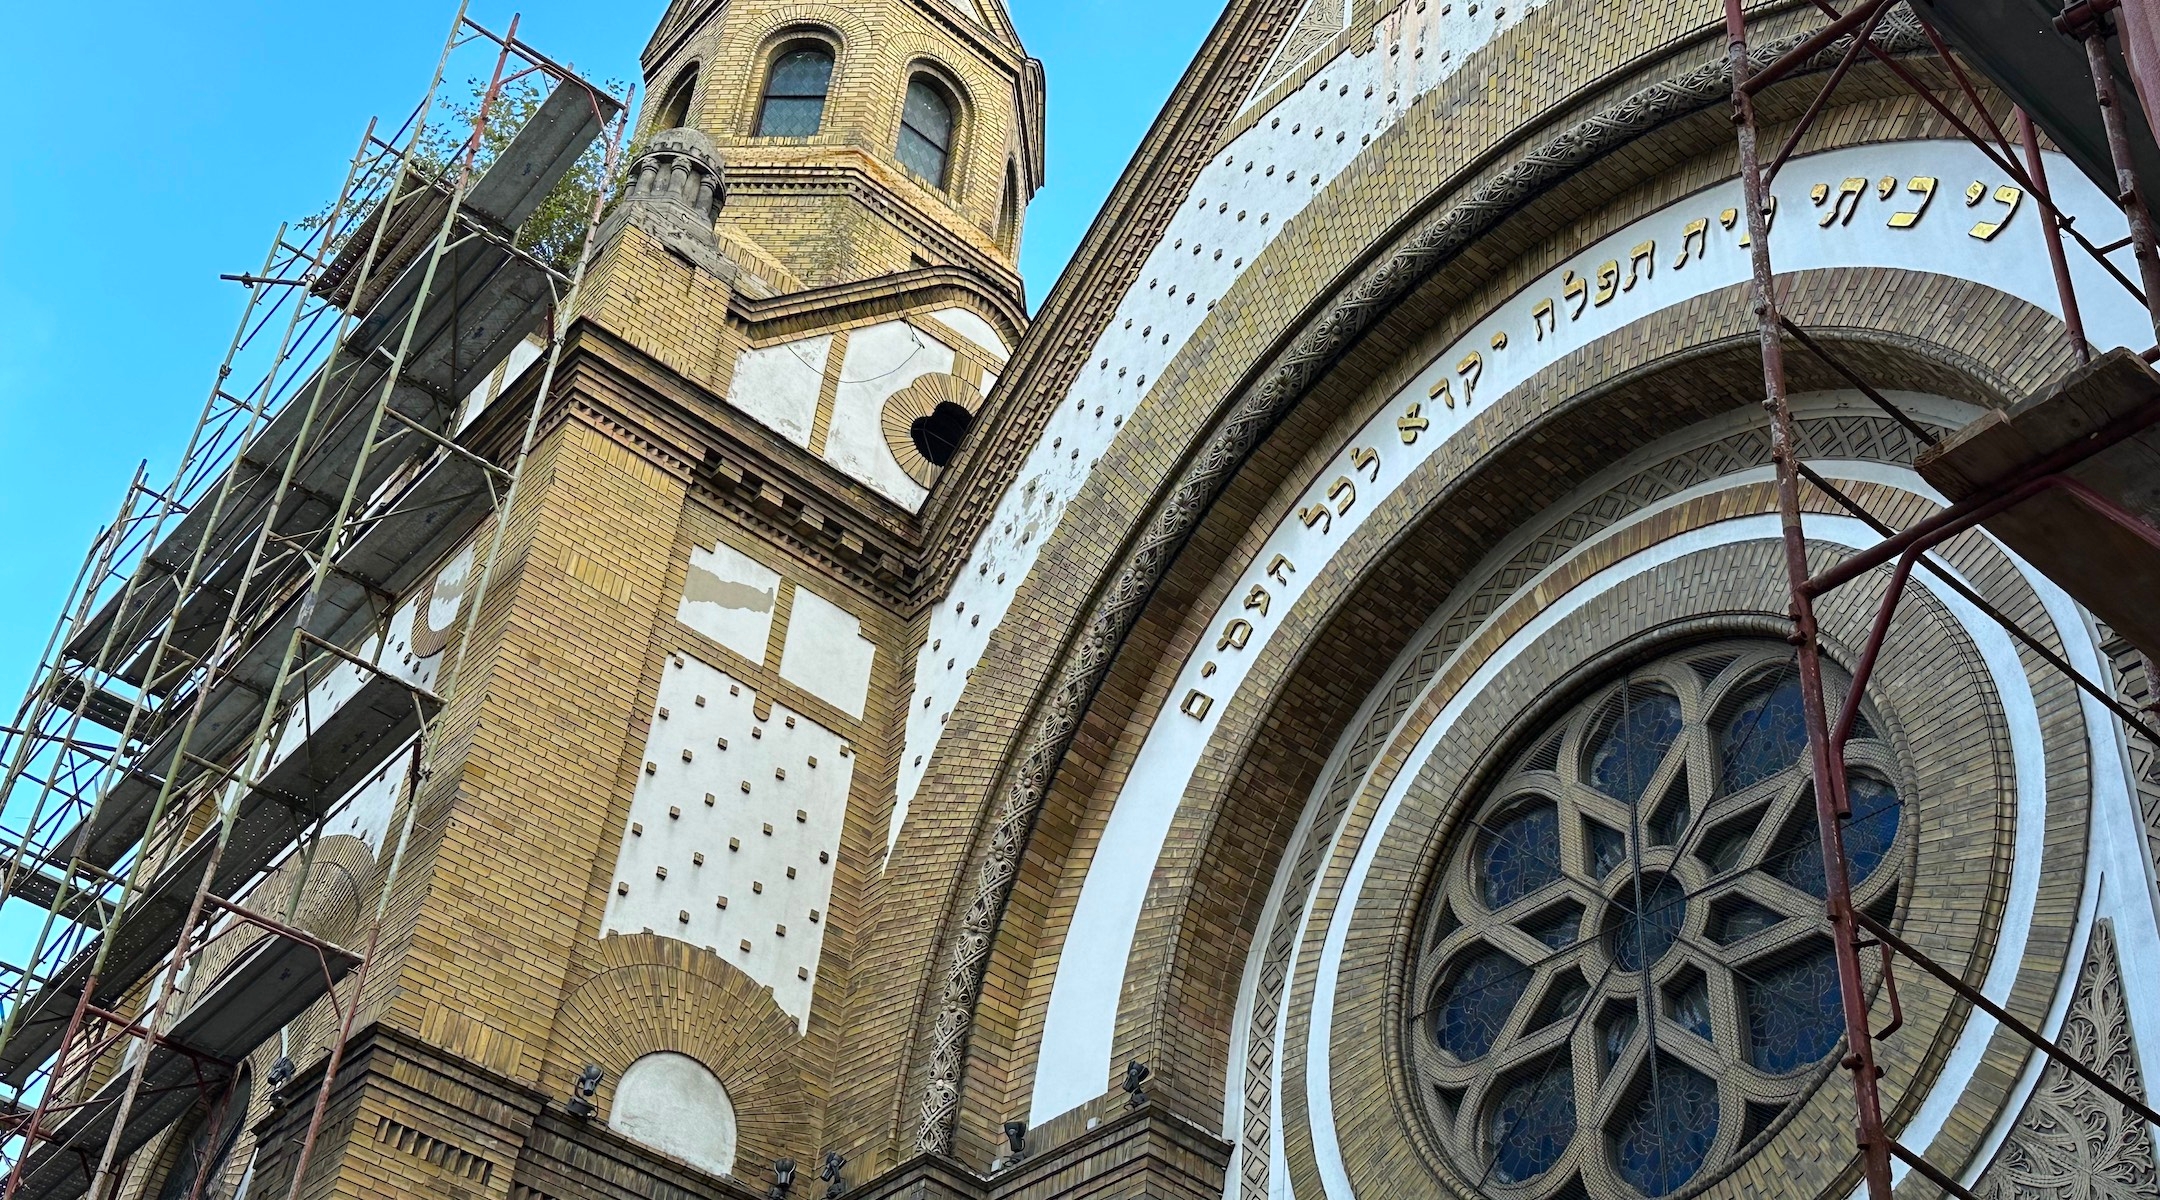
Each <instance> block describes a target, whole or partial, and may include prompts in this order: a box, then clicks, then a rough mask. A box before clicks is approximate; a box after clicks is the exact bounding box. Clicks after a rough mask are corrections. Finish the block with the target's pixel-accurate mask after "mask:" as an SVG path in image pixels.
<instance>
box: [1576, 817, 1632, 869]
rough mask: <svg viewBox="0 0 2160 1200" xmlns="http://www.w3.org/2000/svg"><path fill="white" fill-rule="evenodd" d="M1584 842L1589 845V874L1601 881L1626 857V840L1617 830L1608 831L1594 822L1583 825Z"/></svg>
mask: <svg viewBox="0 0 2160 1200" xmlns="http://www.w3.org/2000/svg"><path fill="white" fill-rule="evenodd" d="M1583 833H1584V835H1585V840H1587V841H1588V842H1589V843H1590V874H1591V876H1592V877H1593V878H1597V879H1603V878H1605V877H1606V876H1607V875H1610V874H1612V869H1613V868H1614V867H1617V866H1619V865H1620V860H1621V859H1623V858H1626V857H1627V838H1625V837H1623V836H1621V834H1620V831H1619V830H1617V829H1608V828H1606V827H1605V826H1603V825H1600V824H1598V823H1597V822H1596V821H1588V822H1585V823H1584V824H1583Z"/></svg>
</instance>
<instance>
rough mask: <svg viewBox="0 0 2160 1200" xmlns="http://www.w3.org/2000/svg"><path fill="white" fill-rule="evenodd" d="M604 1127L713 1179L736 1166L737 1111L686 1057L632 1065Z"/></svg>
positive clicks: (665, 1053)
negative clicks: (711, 1176) (667, 1155)
mask: <svg viewBox="0 0 2160 1200" xmlns="http://www.w3.org/2000/svg"><path fill="white" fill-rule="evenodd" d="M608 1127H609V1128H610V1129H613V1130H614V1131H615V1132H617V1133H620V1134H622V1135H623V1136H624V1137H627V1138H630V1139H632V1140H634V1141H639V1142H643V1143H645V1144H646V1145H648V1146H651V1147H652V1148H653V1149H655V1150H658V1151H660V1152H661V1153H662V1154H670V1155H673V1156H675V1157H676V1158H679V1159H682V1160H683V1161H684V1162H687V1163H689V1164H690V1165H691V1166H693V1167H697V1168H698V1169H700V1170H703V1171H710V1172H712V1173H713V1174H715V1175H726V1174H729V1173H730V1172H731V1171H732V1170H733V1168H734V1166H735V1106H734V1104H732V1103H731V1102H730V1101H729V1100H728V1094H727V1089H726V1088H724V1087H722V1086H720V1080H719V1079H718V1077H716V1076H715V1075H714V1074H713V1073H712V1072H711V1071H709V1070H706V1069H705V1064H704V1063H701V1062H699V1061H698V1060H696V1059H694V1058H692V1057H690V1056H689V1055H687V1054H677V1053H675V1052H674V1051H672V1050H662V1051H659V1052H657V1053H653V1054H648V1055H646V1056H645V1057H643V1058H641V1059H639V1060H637V1061H636V1062H634V1063H631V1064H630V1069H629V1070H627V1071H624V1072H623V1075H622V1082H621V1083H619V1084H617V1085H615V1103H614V1106H613V1108H612V1109H611V1110H610V1111H609V1112H608Z"/></svg>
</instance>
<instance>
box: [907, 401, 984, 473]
mask: <svg viewBox="0 0 2160 1200" xmlns="http://www.w3.org/2000/svg"><path fill="white" fill-rule="evenodd" d="M974 423H975V414H974V413H971V412H969V411H968V410H967V409H965V408H962V407H961V406H960V405H958V404H955V403H953V402H952V401H950V400H945V401H941V402H940V403H939V404H938V406H937V407H936V408H934V409H932V410H930V413H929V415H927V416H921V417H917V418H915V423H914V424H912V425H910V426H908V440H910V441H912V442H914V443H915V449H916V450H918V451H920V452H921V454H922V456H923V457H924V458H927V459H929V460H930V463H931V465H932V466H939V467H942V466H944V465H945V464H946V463H949V462H951V461H952V457H953V455H955V454H957V453H959V452H960V440H961V439H962V438H965V437H966V436H967V432H968V427H969V426H971V425H973V424H974Z"/></svg>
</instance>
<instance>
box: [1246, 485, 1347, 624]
mask: <svg viewBox="0 0 2160 1200" xmlns="http://www.w3.org/2000/svg"><path fill="white" fill-rule="evenodd" d="M1297 515H1298V520H1300V521H1303V522H1305V528H1307V529H1311V528H1312V527H1313V526H1314V525H1318V526H1320V532H1322V533H1327V532H1329V531H1330V530H1332V529H1333V528H1334V527H1335V514H1334V513H1331V512H1329V511H1328V510H1327V505H1325V504H1308V505H1306V506H1305V507H1303V508H1301V509H1299V510H1297ZM1248 599H1249V597H1248ZM1248 607H1249V606H1248Z"/></svg>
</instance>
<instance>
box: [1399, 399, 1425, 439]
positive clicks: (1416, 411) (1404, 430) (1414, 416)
mask: <svg viewBox="0 0 2160 1200" xmlns="http://www.w3.org/2000/svg"><path fill="white" fill-rule="evenodd" d="M1424 411H1425V406H1424V405H1422V404H1419V403H1418V402H1417V401H1415V400H1412V401H1411V402H1410V407H1408V408H1406V409H1404V410H1403V415H1401V416H1399V417H1397V418H1395V431H1396V432H1397V433H1400V434H1402V444H1403V445H1405V446H1413V445H1416V444H1417V435H1418V434H1420V433H1423V432H1425V431H1426V430H1428V429H1431V428H1432V422H1431V421H1429V420H1427V419H1426V418H1425V417H1423V416H1421V415H1420V414H1421V413H1423V412H1424Z"/></svg>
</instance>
